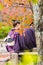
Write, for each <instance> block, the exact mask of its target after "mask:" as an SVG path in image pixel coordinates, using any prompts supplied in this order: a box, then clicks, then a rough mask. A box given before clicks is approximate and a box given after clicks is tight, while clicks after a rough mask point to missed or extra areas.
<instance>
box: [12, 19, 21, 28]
mask: <svg viewBox="0 0 43 65" xmlns="http://www.w3.org/2000/svg"><path fill="white" fill-rule="evenodd" d="M12 22H13V26H14V27H16V25H17V24H20V22H19V21H17V20H12Z"/></svg>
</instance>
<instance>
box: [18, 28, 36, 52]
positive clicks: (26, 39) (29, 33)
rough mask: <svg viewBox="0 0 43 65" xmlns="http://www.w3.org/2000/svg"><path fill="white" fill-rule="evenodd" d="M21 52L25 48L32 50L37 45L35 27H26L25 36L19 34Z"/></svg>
mask: <svg viewBox="0 0 43 65" xmlns="http://www.w3.org/2000/svg"><path fill="white" fill-rule="evenodd" d="M19 45H20V52H23V51H24V50H30V51H32V49H33V48H35V47H36V38H35V31H34V29H33V28H31V27H30V28H29V29H25V36H24V34H23V35H22V36H19Z"/></svg>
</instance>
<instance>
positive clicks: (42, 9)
mask: <svg viewBox="0 0 43 65" xmlns="http://www.w3.org/2000/svg"><path fill="white" fill-rule="evenodd" d="M33 13H34V24H35V34H36V43H37V51H38V53H39V55H40V62H39V65H43V0H39V2H38V4H33Z"/></svg>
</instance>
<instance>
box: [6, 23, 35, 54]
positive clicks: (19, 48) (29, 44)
mask: <svg viewBox="0 0 43 65" xmlns="http://www.w3.org/2000/svg"><path fill="white" fill-rule="evenodd" d="M19 25H20V24H19ZM32 25H33V23H32V24H31V25H30V28H29V29H24V30H25V32H23V33H22V35H20V33H19V32H15V30H14V29H15V28H14V29H12V30H11V32H10V33H9V36H10V37H11V36H12V39H14V40H15V43H14V45H13V47H12V46H8V45H7V46H6V48H7V50H8V51H9V52H10V51H13V52H15V53H19V52H23V51H25V50H30V51H32V49H33V48H35V47H36V38H35V31H34V28H33V26H32ZM16 29H17V28H16ZM18 29H20V28H19V27H18ZM24 34H25V35H24Z"/></svg>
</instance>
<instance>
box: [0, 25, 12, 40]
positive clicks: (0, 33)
mask: <svg viewBox="0 0 43 65" xmlns="http://www.w3.org/2000/svg"><path fill="white" fill-rule="evenodd" d="M11 28H12V27H10V26H7V27H6V26H4V27H2V28H1V29H0V39H1V38H4V37H6V36H7V34H8V32H9V31H10V29H11Z"/></svg>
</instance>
